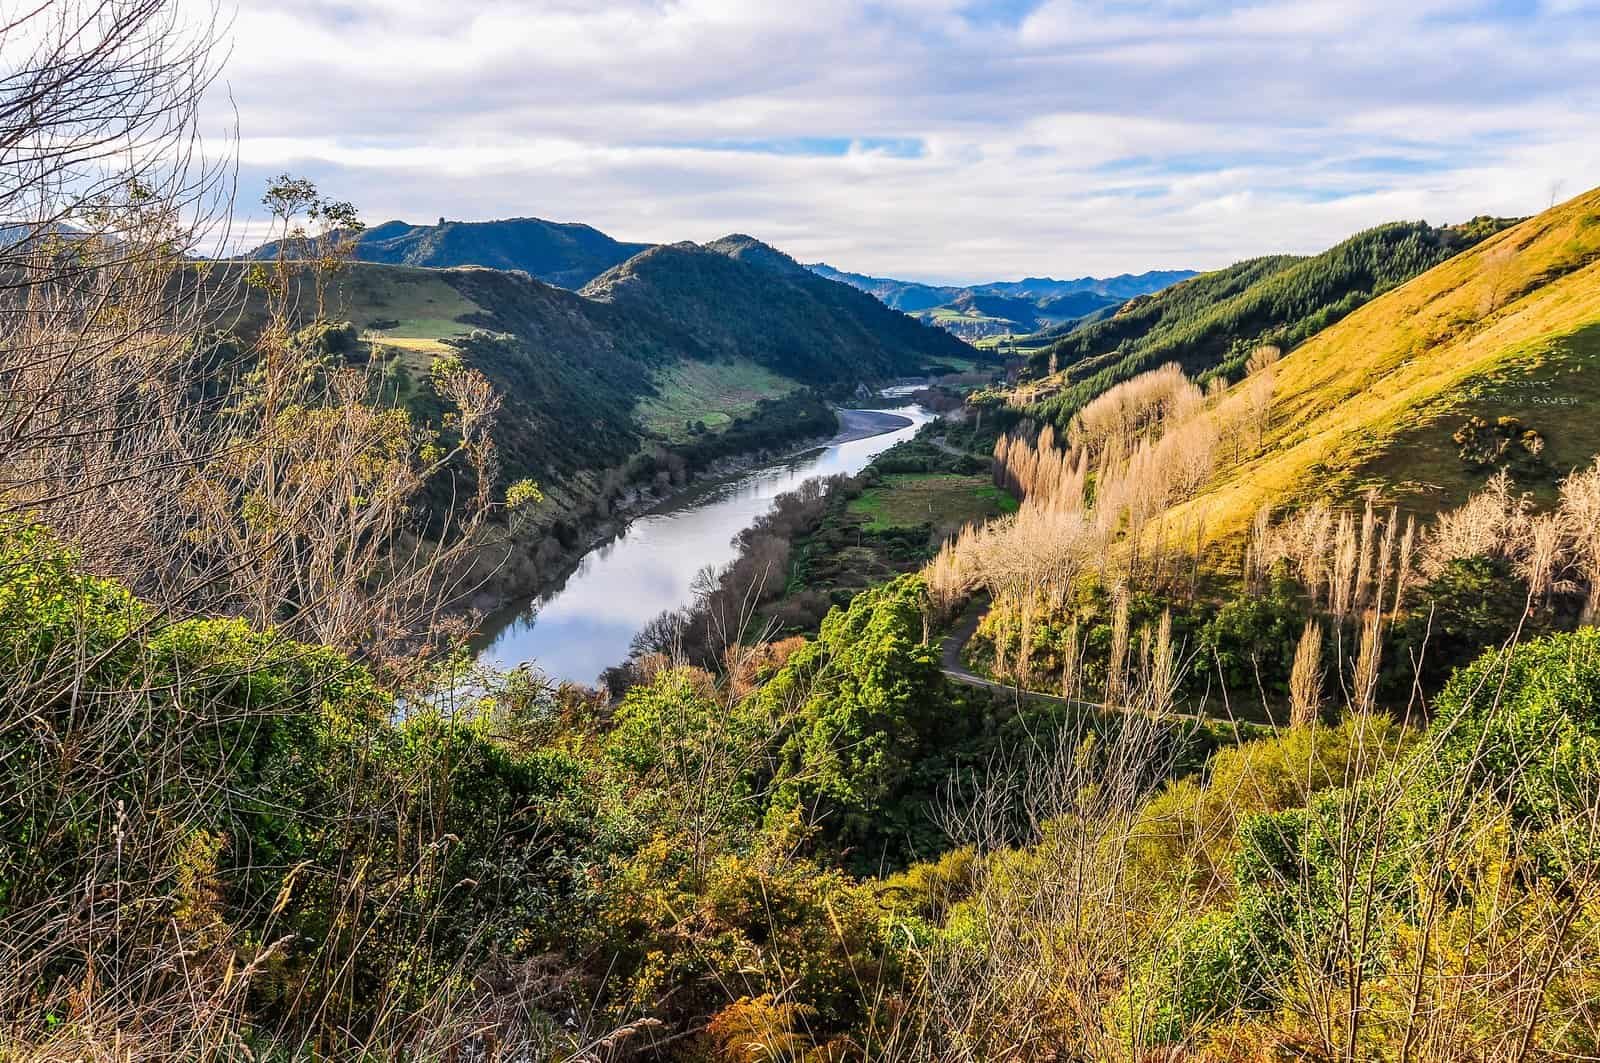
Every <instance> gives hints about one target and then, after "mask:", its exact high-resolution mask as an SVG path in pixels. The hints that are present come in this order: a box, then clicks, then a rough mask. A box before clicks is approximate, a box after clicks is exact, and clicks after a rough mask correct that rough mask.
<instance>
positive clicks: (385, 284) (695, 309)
mask: <svg viewBox="0 0 1600 1063" xmlns="http://www.w3.org/2000/svg"><path fill="white" fill-rule="evenodd" d="M712 246H715V247H718V248H719V250H712V249H710V248H700V247H697V246H695V245H679V246H675V247H670V248H654V249H651V250H649V251H647V252H645V253H643V254H641V255H639V256H636V258H635V259H632V260H630V261H629V262H628V263H625V264H624V265H623V266H622V267H619V268H618V269H617V270H614V271H611V272H610V273H608V274H606V275H605V276H604V277H602V278H600V280H599V281H597V282H596V284H595V285H593V286H591V287H590V288H588V289H586V290H585V291H584V292H583V293H581V294H580V293H575V292H571V291H567V290H565V289H562V288H558V287H555V286H552V285H548V284H543V283H540V282H539V281H537V280H531V279H529V278H527V277H525V276H523V275H521V274H518V273H513V272H507V271H503V270H495V269H476V268H459V269H442V270H436V269H418V268H414V267H407V266H388V265H377V264H371V263H354V264H352V265H351V266H350V267H349V268H347V269H346V270H345V271H343V272H342V273H341V274H340V275H339V276H338V279H337V284H336V286H335V290H334V291H333V293H332V297H331V305H330V308H329V314H330V316H331V317H332V318H333V319H335V320H347V321H349V322H350V323H351V324H352V325H353V326H354V330H355V333H354V337H355V339H356V340H357V342H358V347H359V349H358V350H357V351H355V352H354V356H357V357H363V358H371V359H374V360H376V361H377V362H378V363H379V364H382V365H385V366H387V367H389V368H390V369H391V370H392V377H393V379H394V381H395V387H396V389H397V392H398V393H399V394H400V395H402V396H403V397H404V398H405V399H406V400H407V401H409V402H411V403H413V404H415V405H417V406H418V408H419V410H420V412H422V413H424V414H431V413H432V412H433V411H432V409H431V407H430V405H429V403H430V402H431V401H432V400H431V393H430V392H429V390H428V388H427V387H426V384H425V381H426V379H427V374H428V369H429V366H430V365H431V363H432V361H433V359H435V358H437V357H439V356H441V355H445V354H459V355H461V356H462V357H463V358H465V359H466V360H467V361H468V362H469V363H470V364H472V365H474V366H476V367H477V368H479V369H481V370H482V371H483V372H484V373H485V374H486V375H487V376H488V377H489V379H490V381H491V382H492V383H493V384H494V385H495V386H496V388H497V390H498V392H499V394H500V395H501V401H502V410H503V413H502V416H501V418H500V426H499V429H498V436H499V444H500V450H501V458H502V463H503V465H504V471H505V474H506V475H507V477H508V478H512V479H515V478H521V477H533V478H535V479H538V480H539V481H540V482H541V483H545V484H548V485H550V486H552V487H554V488H559V486H560V485H561V484H563V483H566V482H569V481H571V482H579V481H583V482H587V481H588V480H589V479H591V478H592V477H593V476H594V474H595V473H596V472H597V470H603V469H607V468H615V467H619V466H622V465H623V464H625V463H627V462H628V461H629V460H630V459H632V458H633V457H634V456H635V455H637V454H639V453H641V451H642V450H644V449H646V448H647V447H648V446H649V445H650V444H652V443H665V444H669V445H673V446H680V445H685V444H691V445H692V446H691V456H692V455H693V454H700V455H703V456H705V457H707V458H710V457H717V456H721V455H722V454H724V453H727V452H728V451H729V450H730V448H731V449H738V448H740V447H744V448H748V447H751V446H758V445H759V446H768V445H772V444H773V443H777V442H780V441H781V440H782V438H783V432H784V431H785V430H786V429H785V427H784V426H788V428H791V429H793V430H794V431H796V432H802V433H804V434H811V435H815V434H817V432H818V431H819V429H818V428H817V427H816V426H815V423H814V422H815V421H816V419H817V417H818V416H819V414H820V413H822V411H821V408H820V404H817V403H813V404H811V405H805V404H802V406H801V407H796V409H797V410H799V409H803V410H805V411H808V412H806V413H804V414H803V415H801V416H800V419H799V420H798V421H795V422H794V423H793V424H790V421H791V420H793V418H791V417H790V416H789V415H787V414H785V415H782V416H780V415H778V414H777V413H776V412H775V411H771V412H768V413H767V414H765V415H764V416H765V417H766V418H767V419H766V420H765V421H763V422H762V424H763V425H764V427H760V428H758V427H757V425H756V424H755V423H754V422H751V421H750V419H751V418H753V417H756V416H757V415H759V414H762V411H763V410H765V409H766V408H767V404H769V403H770V402H771V401H772V400H777V399H782V398H786V397H792V396H795V395H796V393H797V392H799V391H801V390H803V389H805V388H816V389H823V390H835V389H847V388H849V387H853V386H854V385H855V384H857V383H861V382H866V381H873V380H881V379H887V378H891V377H894V376H897V375H901V374H908V373H912V372H915V371H917V370H921V369H926V368H934V367H938V366H941V365H951V364H956V365H965V364H966V362H964V361H962V359H963V358H970V357H971V355H972V350H971V348H969V347H967V346H965V345H964V344H962V343H960V342H959V341H958V340H956V339H954V338H953V337H951V336H949V335H948V334H946V333H944V332H942V331H939V330H937V329H933V328H929V327H927V326H924V325H921V324H919V323H917V322H916V321H913V320H912V319H910V318H908V317H906V316H905V315H903V314H900V313H897V312H895V311H892V310H889V309H888V308H886V307H884V306H883V305H882V304H880V303H878V302H877V301H876V300H874V299H872V298H871V297H870V296H867V295H865V294H863V293H861V292H857V291H855V290H854V289H851V288H848V287H845V286H844V285H840V284H835V283H833V282H832V281H828V280H824V279H823V278H820V277H817V276H814V275H812V274H810V273H808V272H806V271H805V270H803V269H801V268H800V267H798V266H796V265H794V263H793V261H792V260H790V259H789V258H788V257H787V256H785V255H783V254H781V252H778V251H775V250H773V249H772V248H769V247H767V246H766V245H764V244H760V243H758V242H756V241H753V240H748V239H747V238H746V239H742V240H734V241H723V242H721V243H719V244H718V245H712ZM243 324H244V326H245V327H246V328H248V327H249V325H250V319H249V317H248V315H247V317H246V319H245V321H244V322H243ZM820 430H821V431H826V430H827V429H826V428H823V429H820ZM729 433H732V435H731V436H730V435H729ZM576 438H582V439H583V440H584V446H583V447H581V448H579V447H574V446H572V440H573V439H576Z"/></svg>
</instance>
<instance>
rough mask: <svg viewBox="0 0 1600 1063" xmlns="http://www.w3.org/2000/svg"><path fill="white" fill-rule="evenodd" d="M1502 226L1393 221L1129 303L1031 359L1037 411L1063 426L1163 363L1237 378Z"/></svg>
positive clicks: (1502, 223) (1476, 222) (1193, 372)
mask: <svg viewBox="0 0 1600 1063" xmlns="http://www.w3.org/2000/svg"><path fill="white" fill-rule="evenodd" d="M1506 224H1508V223H1507V222H1505V221H1502V220H1499V219H1490V218H1479V219H1475V220H1474V221H1472V222H1469V223H1467V224H1465V225H1460V226H1447V227H1442V228H1435V227H1433V226H1430V225H1428V224H1427V223H1426V222H1396V223H1393V224H1389V225H1382V226H1379V227H1377V228H1374V229H1369V230H1367V231H1366V232H1362V233H1359V234H1357V235H1356V236H1353V237H1351V238H1350V239H1348V240H1346V241H1344V242H1343V243H1340V244H1339V245H1337V246H1335V247H1333V248H1330V249H1329V250H1328V251H1325V252H1323V253H1322V254H1320V255H1316V256H1314V257H1310V258H1296V257H1292V256H1286V255H1278V256H1271V257H1266V258H1257V259H1250V260H1247V261H1244V262H1240V263H1238V264H1236V265H1233V266H1230V267H1228V268H1227V269H1223V270H1218V271H1216V272H1214V273H1207V274H1203V275H1201V276H1199V277H1196V278H1194V279H1192V280H1189V281H1185V282H1184V283H1182V284H1178V285H1175V286H1173V287H1171V288H1168V289H1166V290H1165V291H1162V292H1159V293H1157V294H1155V295H1152V296H1147V297H1143V298H1138V299H1134V300H1131V301H1130V302H1128V303H1127V304H1126V305H1125V306H1124V307H1123V308H1122V309H1121V310H1120V311H1119V312H1118V313H1117V314H1116V315H1115V316H1113V317H1111V318H1109V319H1107V320H1102V321H1097V322H1094V323H1092V324H1089V325H1086V326H1085V327H1083V328H1081V329H1078V330H1077V331H1075V332H1073V333H1071V334H1069V335H1067V336H1066V337H1064V338H1063V339H1061V340H1060V341H1059V342H1057V343H1056V344H1054V345H1053V346H1050V347H1047V348H1044V349H1041V350H1038V351H1036V352H1035V353H1034V354H1033V355H1032V356H1031V358H1030V363H1029V364H1030V369H1031V371H1032V373H1033V374H1034V376H1035V377H1036V378H1037V379H1040V381H1041V386H1040V389H1039V394H1040V396H1041V397H1040V399H1039V401H1038V405H1037V408H1036V412H1037V413H1038V414H1040V415H1042V416H1044V417H1047V418H1049V419H1051V420H1053V421H1055V422H1057V423H1059V424H1065V423H1066V422H1067V421H1068V420H1070V419H1071V417H1072V415H1073V414H1074V413H1076V412H1077V411H1078V410H1079V409H1081V408H1082V407H1083V405H1084V404H1085V403H1087V402H1088V401H1089V400H1090V399H1092V398H1093V397H1094V396H1096V395H1098V394H1100V393H1101V392H1103V391H1105V390H1106V389H1107V388H1109V387H1111V386H1112V385H1114V384H1116V383H1119V382H1120V381H1123V380H1127V379H1128V378H1130V377H1132V376H1135V375H1137V374H1139V373H1141V372H1144V371H1145V370H1148V369H1154V368H1156V367H1157V366H1159V365H1163V364H1165V363H1167V362H1177V363H1178V364H1179V365H1181V366H1182V367H1183V368H1184V370H1185V371H1186V372H1188V373H1189V374H1190V375H1192V376H1207V375H1220V376H1224V377H1227V378H1230V379H1232V378H1235V377H1237V376H1238V375H1239V374H1240V372H1241V371H1242V369H1243V366H1244V361H1245V359H1246V358H1247V357H1248V356H1249V354H1250V351H1251V350H1253V349H1254V348H1255V347H1257V346H1259V345H1261V344H1275V345H1277V346H1279V347H1282V348H1284V349H1288V348H1291V347H1294V346H1295V345H1297V344H1299V343H1302V342H1304V341H1305V340H1307V339H1308V338H1310V337H1311V336H1313V335H1315V334H1316V333H1318V332H1319V331H1321V330H1322V329H1324V328H1326V327H1327V326H1329V325H1331V324H1333V323H1334V322H1336V321H1339V320H1340V319H1341V318H1343V317H1345V316H1346V315H1347V314H1349V313H1350V312H1351V311H1353V310H1355V309H1356V308H1357V307H1359V306H1361V305H1363V304H1364V303H1366V302H1368V301H1369V300H1371V299H1372V298H1374V297H1375V296H1378V295H1381V294H1383V293H1384V292H1386V291H1389V290H1391V289H1393V288H1395V287H1396V286H1398V285H1400V284H1403V283H1405V282H1406V281H1408V280H1410V279H1411V278H1412V277H1415V276H1417V275H1418V274H1420V273H1423V272H1425V271H1427V270H1428V269H1431V268H1432V267H1434V266H1436V265H1438V264H1439V263H1441V262H1443V261H1445V260H1446V259H1448V258H1450V257H1451V256H1452V255H1455V254H1457V253H1458V252H1460V251H1462V250H1464V249H1466V248H1468V247H1471V246H1473V245H1474V244H1476V243H1477V242H1479V241H1480V240H1482V239H1484V238H1485V237H1487V236H1490V235H1492V234H1493V233H1495V232H1497V231H1499V230H1500V229H1501V228H1503V227H1504V226H1505V225H1506ZM1052 367H1055V368H1056V369H1058V370H1059V374H1058V375H1056V376H1054V377H1050V376H1049V374H1050V371H1051V368H1052Z"/></svg>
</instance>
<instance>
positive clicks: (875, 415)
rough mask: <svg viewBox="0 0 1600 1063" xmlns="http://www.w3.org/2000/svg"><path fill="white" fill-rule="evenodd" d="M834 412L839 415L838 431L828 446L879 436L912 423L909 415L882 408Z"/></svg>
mask: <svg viewBox="0 0 1600 1063" xmlns="http://www.w3.org/2000/svg"><path fill="white" fill-rule="evenodd" d="M834 412H835V413H837V414H838V415H839V432H838V434H837V435H835V436H834V437H833V438H832V439H830V440H828V442H827V444H826V445H827V446H830V447H831V446H837V445H838V444H840V443H854V442H855V441H856V440H858V439H870V438H872V437H873V436H881V435H883V434H885V433H887V432H895V431H898V430H900V429H902V428H909V427H910V426H911V425H912V424H913V422H912V420H911V418H909V417H902V416H901V415H900V414H898V413H885V412H884V411H883V410H835V411H834Z"/></svg>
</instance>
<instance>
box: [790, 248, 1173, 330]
mask: <svg viewBox="0 0 1600 1063" xmlns="http://www.w3.org/2000/svg"><path fill="white" fill-rule="evenodd" d="M806 268H807V269H809V270H811V271H812V272H813V273H816V274H817V275H818V276H821V277H827V278H828V279H829V280H833V281H838V282H839V283H841V284H848V285H850V286H851V287H852V288H858V289H860V290H861V291H864V292H867V293H868V294H870V295H873V296H875V297H877V298H878V299H879V300H881V301H882V302H883V303H884V304H885V305H887V306H890V307H893V308H894V309H896V310H900V311H903V312H905V313H907V314H911V315H913V316H915V317H918V318H921V319H922V320H925V321H927V322H929V323H930V324H935V325H939V326H941V327H942V328H945V329H948V330H949V331H951V332H954V333H956V334H957V335H959V336H961V337H962V338H963V339H968V340H976V339H982V338H983V337H985V336H995V335H1001V334H1005V333H1010V334H1013V335H1023V334H1028V333H1034V332H1041V331H1044V330H1046V329H1050V328H1056V327H1059V326H1062V325H1065V324H1068V323H1073V322H1081V321H1084V320H1085V319H1087V318H1091V317H1093V316H1095V315H1097V314H1100V315H1103V314H1104V313H1106V312H1108V311H1110V310H1111V309H1112V308H1114V307H1116V306H1119V305H1120V304H1122V303H1123V302H1125V301H1127V300H1128V299H1133V298H1136V297H1137V296H1141V295H1149V294H1151V293H1153V292H1158V291H1160V290H1161V289H1163V288H1166V287H1168V286H1170V285H1173V284H1176V283H1178V282H1179V281H1183V280H1187V279H1189V278H1190V277H1193V276H1195V271H1194V270H1187V269H1174V270H1153V271H1151V272H1149V273H1140V274H1137V275H1135V274H1132V273H1123V274H1120V275H1118V276H1115V277H1079V278H1077V279H1076V280H1056V279H1055V278H1053V277H1027V278H1024V279H1023V280H1020V281H992V282H989V283H986V284H972V285H967V286H965V287H960V286H950V285H934V284H921V283H918V282H916V281H902V280H895V279H893V278H891V277H869V276H866V275H865V274H861V273H848V272H846V271H844V270H840V269H835V268H834V267H832V266H830V265H828V264H827V263H825V262H815V263H812V264H811V265H808V266H807V267H806Z"/></svg>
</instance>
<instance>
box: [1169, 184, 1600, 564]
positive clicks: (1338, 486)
mask: <svg viewBox="0 0 1600 1063" xmlns="http://www.w3.org/2000/svg"><path fill="white" fill-rule="evenodd" d="M1597 329H1600V189H1596V190H1594V191H1591V192H1588V193H1586V194H1584V195H1582V196H1579V197H1577V198H1576V199H1573V200H1571V201H1569V202H1567V203H1565V204H1562V205H1560V206H1558V207H1556V208H1554V209H1552V210H1549V211H1547V212H1545V213H1544V214H1541V215H1539V216H1537V217H1534V218H1530V219H1529V220H1527V221H1525V222H1523V223H1522V224H1520V225H1518V226H1516V227H1514V228H1512V229H1508V230H1506V231H1504V232H1502V233H1500V234H1498V235H1497V236H1495V237H1493V238H1491V239H1489V240H1486V241H1484V242H1483V243H1482V244H1479V245H1478V246H1477V247H1474V248H1472V249H1471V250H1469V251H1466V252H1463V253H1462V254H1460V255H1457V256H1456V257H1454V258H1452V259H1450V260H1449V261H1447V262H1444V263H1442V264H1441V265H1439V266H1436V267H1435V268H1433V269H1432V270H1429V271H1428V272H1427V273H1425V274H1422V275H1421V276H1418V277H1416V278H1414V279H1413V280H1411V281H1410V282H1408V283H1407V284H1405V285H1403V286H1401V287H1400V288H1397V289H1395V290H1394V291H1392V292H1390V293H1388V294H1387V295H1384V296H1382V297H1380V298H1378V299H1376V300H1374V301H1373V302H1371V303H1369V304H1367V305H1366V306H1365V307H1363V308H1361V309H1360V310H1357V311H1356V312H1355V313H1353V314H1351V315H1350V316H1349V317H1347V318H1345V319H1344V320H1343V321H1340V322H1339V323H1338V324H1336V325H1333V326H1332V327H1330V328H1328V329H1326V330H1324V331H1323V332H1321V333H1319V334H1318V335H1317V336H1315V337H1313V338H1312V339H1311V340H1309V341H1308V342H1306V343H1305V344H1304V345H1302V346H1301V347H1299V348H1297V349H1295V350H1294V351H1293V352H1292V353H1290V354H1289V355H1287V356H1285V357H1284V359H1283V360H1282V362H1281V363H1280V364H1279V366H1278V384H1277V389H1276V398H1275V402H1274V409H1273V415H1272V420H1271V424H1270V427H1269V429H1268V431H1267V433H1266V437H1265V446H1264V447H1263V448H1262V449H1261V450H1260V451H1259V452H1258V453H1257V454H1256V455H1255V456H1254V457H1251V458H1249V459H1246V460H1243V461H1241V462H1238V463H1235V464H1232V465H1229V466H1226V467H1224V468H1223V470H1222V471H1221V472H1220V473H1219V474H1218V476H1217V477H1216V478H1215V479H1214V480H1213V482H1212V484H1211V485H1210V486H1209V487H1208V488H1207V489H1206V490H1205V491H1203V492H1202V493H1201V495H1200V496H1199V497H1198V498H1196V499H1194V500H1192V501H1190V502H1188V503H1186V504H1185V505H1184V506H1182V507H1180V510H1181V511H1183V512H1181V513H1180V514H1179V516H1184V517H1188V516H1194V515H1197V514H1199V513H1203V514H1204V519H1205V523H1206V526H1207V527H1208V529H1210V532H1211V534H1213V535H1221V536H1232V535H1237V534H1239V533H1241V532H1243V531H1244V530H1245V529H1246V528H1247V527H1248V525H1249V523H1250V521H1251V519H1252V518H1253V516H1254V514H1255V512H1256V511H1257V510H1258V509H1259V508H1260V506H1261V505H1262V504H1263V503H1268V502H1270V503H1272V504H1273V505H1275V506H1276V505H1284V504H1292V503H1294V502H1296V501H1300V500H1304V499H1306V498H1309V497H1314V496H1320V495H1326V494H1329V493H1332V494H1335V495H1342V496H1350V495H1353V494H1355V493H1357V492H1359V491H1360V490H1362V489H1364V488H1365V487H1367V486H1369V485H1376V486H1379V487H1381V488H1382V489H1383V490H1384V492H1385V494H1386V495H1388V496H1390V497H1396V496H1398V497H1401V498H1403V499H1406V500H1407V501H1408V504H1417V503H1420V505H1419V506H1418V508H1425V509H1428V508H1437V507H1439V506H1442V505H1445V504H1447V503H1453V502H1457V501H1459V500H1460V499H1461V498H1462V497H1463V496H1464V495H1465V494H1466V493H1467V492H1468V491H1469V490H1471V489H1472V488H1474V487H1476V486H1477V485H1478V484H1479V483H1481V480H1482V474H1473V473H1471V472H1470V471H1469V469H1468V467H1467V466H1466V465H1465V464H1464V463H1463V462H1462V461H1461V460H1460V459H1459V457H1458V456H1457V453H1456V447H1455V445H1454V443H1453V442H1452V441H1451V440H1450V435H1451V433H1452V432H1453V431H1454V429H1455V428H1456V427H1457V426H1458V425H1459V424H1460V423H1461V422H1462V421H1464V420H1465V419H1466V417H1467V416H1468V415H1469V414H1471V413H1481V414H1484V415H1492V416H1505V415H1510V416H1517V417H1520V418H1521V419H1522V420H1523V421H1524V422H1525V423H1526V424H1528V425H1529V426H1530V427H1532V428H1535V429H1538V430H1539V431H1541V432H1542V433H1544V435H1545V436H1546V438H1547V439H1548V441H1549V449H1548V452H1547V454H1546V459H1547V464H1549V465H1550V466H1551V468H1552V470H1553V472H1555V473H1556V474H1559V473H1560V472H1565V471H1566V469H1567V468H1570V467H1571V466H1574V465H1579V464H1583V463H1585V462H1586V461H1588V460H1589V459H1590V458H1591V457H1592V456H1593V455H1594V454H1595V453H1596V451H1600V377H1597V373H1600V339H1597V335H1600V333H1597ZM1241 386H1242V385H1241ZM1529 486H1535V485H1529ZM1545 489H1546V490H1549V489H1550V488H1549V485H1548V484H1547V485H1545Z"/></svg>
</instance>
